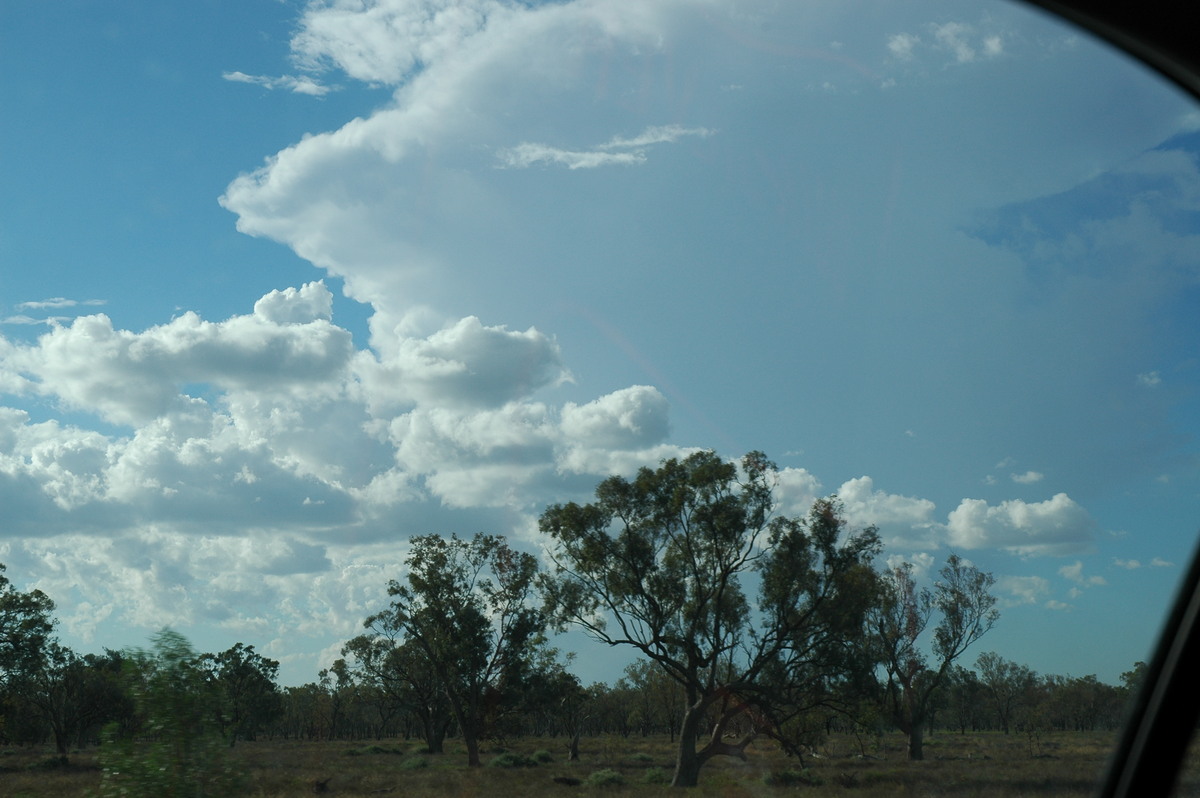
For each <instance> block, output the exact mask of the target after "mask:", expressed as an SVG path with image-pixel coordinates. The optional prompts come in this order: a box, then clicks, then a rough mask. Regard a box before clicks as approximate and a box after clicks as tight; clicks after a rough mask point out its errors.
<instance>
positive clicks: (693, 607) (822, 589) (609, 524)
mask: <svg viewBox="0 0 1200 798" xmlns="http://www.w3.org/2000/svg"><path fill="white" fill-rule="evenodd" d="M775 478H776V467H775V464H774V463H772V462H770V461H769V460H768V459H767V458H766V456H765V455H763V454H762V453H761V452H751V453H750V454H748V455H746V456H745V457H744V458H742V461H741V464H740V468H739V466H738V465H737V464H735V463H731V462H728V461H725V460H723V459H721V458H719V457H718V456H717V455H716V454H715V453H714V452H711V451H708V452H697V453H695V454H692V455H690V456H689V457H687V458H685V459H683V460H676V459H671V460H666V461H664V462H663V463H662V465H661V466H660V467H659V468H658V469H657V470H652V469H649V468H643V469H641V470H640V471H639V472H638V474H637V476H636V477H635V478H634V479H633V480H632V481H630V480H626V479H624V478H622V477H619V476H613V477H610V478H608V479H606V480H604V481H603V482H601V483H600V485H599V486H598V487H597V488H596V501H595V502H594V503H592V504H587V505H583V506H580V505H578V504H575V503H570V504H565V505H555V506H552V507H550V508H549V509H547V510H546V511H545V513H543V515H542V517H541V521H540V526H541V529H542V531H543V532H545V533H546V534H548V535H549V536H550V537H551V539H552V540H553V543H554V546H553V548H552V549H551V551H550V557H551V559H552V560H553V562H554V566H555V570H554V572H553V573H552V574H550V575H549V576H548V577H547V578H546V579H544V580H543V589H544V592H545V595H546V597H547V606H548V607H549V608H550V609H551V610H552V612H553V617H554V619H555V621H556V623H558V624H559V625H560V626H563V625H567V624H573V625H576V626H579V627H581V628H582V629H583V630H584V631H586V632H587V633H588V634H589V635H591V636H592V637H593V638H594V639H596V640H598V641H600V642H602V643H605V644H608V645H627V646H631V647H633V648H634V649H636V650H638V651H639V652H640V653H641V654H642V655H643V656H644V657H646V658H647V659H648V660H650V661H651V662H653V663H654V665H655V667H657V668H659V669H660V670H661V671H662V672H663V673H665V674H666V675H667V676H668V677H670V678H671V679H672V680H674V681H675V682H676V683H677V684H678V685H679V686H680V688H681V692H682V693H683V697H682V703H683V715H682V720H681V723H680V730H679V746H678V753H677V758H676V764H675V774H674V778H673V782H672V783H673V784H675V785H676V786H694V785H696V783H697V780H698V777H699V773H700V769H701V767H702V766H703V765H704V763H705V762H707V761H708V760H709V759H711V758H712V757H714V756H718V755H730V756H736V757H739V758H743V759H744V758H745V756H746V754H745V749H746V746H747V745H748V744H749V743H750V741H751V740H752V739H753V738H754V736H755V735H756V734H759V733H762V732H767V733H772V732H773V731H778V730H779V729H781V728H782V727H783V725H784V723H783V722H781V721H786V720H787V719H789V718H791V717H794V716H795V713H796V711H797V709H796V708H797V707H799V708H801V709H803V708H804V707H806V706H811V705H813V704H814V703H819V702H821V701H823V700H824V698H825V697H826V696H828V695H831V690H830V689H829V688H830V686H831V684H832V683H834V682H835V681H836V680H837V679H838V678H839V675H840V674H841V673H842V672H843V669H844V667H845V665H846V664H847V662H848V661H849V660H850V659H851V658H852V657H851V654H850V649H851V648H852V647H857V648H858V649H859V650H861V649H862V648H863V646H862V645H861V641H862V637H863V626H862V623H863V617H864V614H865V612H866V609H867V606H868V605H869V604H870V603H871V601H872V590H873V585H874V571H873V570H872V568H871V567H870V561H871V559H872V557H873V556H874V554H875V553H876V552H877V551H878V548H879V542H878V538H877V536H876V534H875V530H874V529H873V528H872V529H865V530H862V531H860V532H857V533H851V532H850V531H849V530H848V529H847V528H846V524H845V522H844V521H843V520H842V518H841V517H840V515H839V508H838V506H837V504H836V503H835V502H833V501H828V500H825V501H820V502H818V503H817V504H816V506H814V507H813V510H812V513H811V514H810V515H809V517H808V519H806V520H801V519H794V518H787V517H782V516H776V515H774V514H773V510H774V506H775V500H774V497H773V493H772V491H773V488H774V484H775ZM751 580H753V581H751ZM755 584H757V587H758V596H757V601H753V602H752V601H751V599H750V597H749V596H748V595H747V591H748V590H749V589H752V587H753V586H754V585H755ZM735 719H742V720H746V719H749V720H752V721H753V722H752V723H751V724H750V725H749V731H748V732H747V733H745V734H743V735H742V736H741V738H740V739H737V740H735V741H730V740H728V739H726V732H727V731H729V730H730V729H731V724H732V722H733V721H735ZM710 722H711V726H710V727H709V733H708V734H707V739H706V740H705V742H704V744H703V746H698V743H699V741H700V738H701V735H702V731H703V728H704V727H705V726H706V725H708V724H709V723H710Z"/></svg>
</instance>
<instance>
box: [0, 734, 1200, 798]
mask: <svg viewBox="0 0 1200 798" xmlns="http://www.w3.org/2000/svg"><path fill="white" fill-rule="evenodd" d="M1112 741H1113V738H1112V736H1111V735H1107V734H1086V733H1079V734H1056V735H1051V736H1048V737H1043V738H1042V739H1041V740H1038V741H1031V740H1030V739H1029V738H1027V737H1026V736H1024V735H1017V734H1014V735H1008V736H1005V735H1003V734H998V733H980V734H967V735H961V736H960V735H954V734H939V735H936V736H934V737H932V738H929V740H928V741H927V743H926V757H927V758H926V760H925V761H924V762H908V761H906V760H905V757H904V740H903V738H901V737H900V736H898V735H897V736H888V737H885V738H883V739H882V740H880V741H877V742H876V744H875V745H873V746H872V747H871V748H869V749H868V752H869V755H868V756H867V757H862V756H859V755H858V754H859V747H858V743H857V741H855V740H854V739H852V738H845V739H838V738H835V739H832V740H830V741H829V743H828V744H827V745H826V746H824V748H823V750H822V751H821V752H820V753H821V756H820V757H819V758H814V759H812V760H811V761H809V762H807V763H806V764H807V765H808V768H807V769H806V770H803V771H801V769H800V768H799V767H798V763H797V762H796V761H795V760H794V759H788V758H787V757H784V756H783V755H781V754H780V753H779V752H778V751H777V750H776V749H775V748H774V747H773V746H771V745H769V744H762V745H759V746H757V747H753V746H752V747H751V749H750V752H749V753H750V757H749V762H746V763H742V762H739V761H736V760H727V759H724V758H722V759H717V760H715V761H714V762H711V763H710V764H709V765H708V766H707V767H706V768H705V769H704V771H703V772H702V773H701V785H700V787H699V788H697V789H696V790H694V791H692V792H691V793H689V794H692V795H698V796H722V798H734V797H736V796H769V795H789V794H802V795H805V796H834V795H836V796H843V798H844V797H846V796H855V797H861V798H868V797H870V796H926V795H928V796H1039V795H1047V796H1049V795H1054V796H1087V795H1091V794H1093V792H1094V790H1095V785H1096V781H1097V779H1098V778H1099V776H1100V774H1101V773H1102V771H1103V768H1104V764H1105V759H1106V756H1107V753H1108V749H1109V747H1110V746H1111V744H1112ZM419 751H420V749H419V745H418V744H417V743H416V742H415V741H412V742H404V741H398V740H385V741H381V742H379V743H375V744H370V743H361V744H351V743H345V742H329V743H305V742H295V741H287V742H281V741H276V742H256V743H242V744H239V745H238V746H237V747H236V748H234V749H233V750H232V751H231V752H230V756H231V757H233V758H234V759H235V760H236V761H237V762H238V763H239V764H240V765H241V766H242V767H243V768H244V769H245V771H246V773H247V778H246V791H245V794H246V795H250V796H261V797H262V798H283V797H284V796H301V795H304V796H308V795H313V794H323V795H329V796H348V797H349V796H377V795H388V794H394V795H417V796H420V795H435V796H437V795H446V796H480V797H481V798H503V796H548V795H554V796H561V795H570V794H573V793H583V794H620V795H646V796H654V795H668V794H678V793H677V792H676V791H675V790H672V789H671V788H670V787H668V786H667V785H666V784H665V783H664V782H667V781H669V780H670V776H671V762H672V747H671V745H670V742H669V741H668V740H667V739H666V738H648V739H641V738H636V737H631V738H629V739H623V738H620V737H612V738H595V739H585V740H584V741H583V744H582V747H581V760H580V761H578V762H567V761H566V759H565V756H564V754H565V748H564V745H563V741H562V740H553V739H532V740H514V741H511V742H510V743H509V744H508V745H506V746H504V747H501V746H497V745H493V746H492V747H491V748H489V749H488V753H487V754H485V756H484V763H485V765H486V766H485V767H483V768H479V769H471V768H468V767H466V765H465V761H466V757H465V755H464V754H463V752H462V751H461V750H460V749H459V748H458V747H457V746H456V745H455V744H454V741H449V742H448V744H447V753H446V754H444V755H441V756H427V755H422V754H421V753H420V752H419ZM556 779H557V780H556ZM564 781H568V782H569V781H574V782H577V783H573V784H568V783H563V782H564ZM1186 782H1187V784H1186V789H1185V790H1184V794H1196V789H1197V787H1200V770H1198V769H1197V768H1193V769H1192V771H1191V772H1190V774H1189V775H1188V777H1187V779H1186ZM99 783H100V770H99V768H98V766H97V765H96V752H95V751H92V750H89V751H81V752H77V753H75V754H73V755H72V756H71V759H70V764H69V765H68V766H66V767H61V766H57V767H56V766H52V757H51V756H50V752H48V751H36V750H30V749H11V750H6V751H3V752H0V795H2V796H10V797H11V798H18V797H19V798H34V797H35V796H37V797H38V798H40V797H41V796H46V798H50V797H51V796H53V798H64V797H65V796H83V795H87V794H88V793H89V791H95V790H96V788H97V786H98V785H99Z"/></svg>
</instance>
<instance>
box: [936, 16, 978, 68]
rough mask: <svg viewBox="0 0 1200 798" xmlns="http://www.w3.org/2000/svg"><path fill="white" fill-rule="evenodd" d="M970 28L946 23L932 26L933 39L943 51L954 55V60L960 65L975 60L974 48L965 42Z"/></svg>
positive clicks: (955, 23)
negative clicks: (945, 50)
mask: <svg viewBox="0 0 1200 798" xmlns="http://www.w3.org/2000/svg"><path fill="white" fill-rule="evenodd" d="M970 33H971V26H970V25H964V24H963V23H961V22H947V23H946V24H944V25H934V26H933V38H934V39H936V40H937V43H938V44H940V45H941V46H942V47H943V48H944V49H947V50H949V51H950V52H952V53H954V58H955V59H956V60H957V61H958V63H960V64H966V63H968V62H970V61H974V60H975V48H973V47H972V46H971V45H970V43H968V41H967V36H968V35H970Z"/></svg>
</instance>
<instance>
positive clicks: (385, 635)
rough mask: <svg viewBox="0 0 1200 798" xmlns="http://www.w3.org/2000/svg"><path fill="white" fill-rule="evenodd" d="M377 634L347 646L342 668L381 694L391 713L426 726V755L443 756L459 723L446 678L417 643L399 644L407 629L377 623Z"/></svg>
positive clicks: (424, 729)
mask: <svg viewBox="0 0 1200 798" xmlns="http://www.w3.org/2000/svg"><path fill="white" fill-rule="evenodd" d="M372 630H373V631H372V633H369V634H362V635H359V636H358V637H355V638H352V639H351V640H350V641H349V642H347V643H346V645H344V646H342V657H343V658H345V659H341V660H338V662H341V663H343V665H344V666H345V667H346V668H347V669H348V673H349V674H351V675H353V677H354V678H355V679H356V680H357V681H358V682H359V683H361V684H365V685H369V686H371V687H374V688H376V690H378V695H379V697H380V699H381V700H382V701H385V702H387V704H386V705H387V706H388V707H391V708H394V709H395V710H398V711H399V710H403V711H406V712H410V713H412V715H413V716H414V717H416V719H417V720H418V722H420V724H421V735H422V737H424V739H425V750H426V751H428V752H429V753H431V754H440V753H442V752H443V751H444V750H445V739H446V734H447V732H449V730H450V727H451V725H452V724H453V722H454V715H453V712H452V710H451V708H450V701H449V698H448V697H447V694H446V689H445V684H444V682H443V679H442V673H441V672H440V671H439V670H438V669H437V667H436V666H435V665H434V663H433V660H432V659H430V657H429V656H428V655H427V654H426V653H425V650H424V649H423V648H422V647H421V646H420V644H419V643H418V642H417V641H416V640H414V639H411V638H410V639H400V640H397V638H396V635H397V634H403V633H404V632H403V629H396V628H392V627H391V625H390V624H386V623H376V624H374V625H373V626H372ZM381 714H382V713H381Z"/></svg>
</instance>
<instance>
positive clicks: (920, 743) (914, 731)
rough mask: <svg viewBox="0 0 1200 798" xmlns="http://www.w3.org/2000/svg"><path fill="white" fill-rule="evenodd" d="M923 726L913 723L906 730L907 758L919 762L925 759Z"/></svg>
mask: <svg viewBox="0 0 1200 798" xmlns="http://www.w3.org/2000/svg"><path fill="white" fill-rule="evenodd" d="M924 735H925V724H924V723H914V724H913V725H912V728H911V729H909V730H908V758H909V760H910V761H912V762H920V761H921V760H923V759H924V758H925V738H924Z"/></svg>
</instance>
